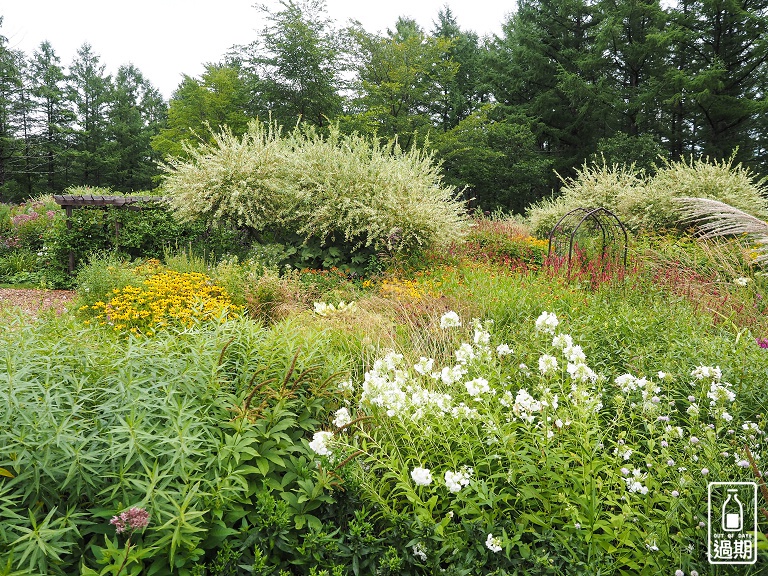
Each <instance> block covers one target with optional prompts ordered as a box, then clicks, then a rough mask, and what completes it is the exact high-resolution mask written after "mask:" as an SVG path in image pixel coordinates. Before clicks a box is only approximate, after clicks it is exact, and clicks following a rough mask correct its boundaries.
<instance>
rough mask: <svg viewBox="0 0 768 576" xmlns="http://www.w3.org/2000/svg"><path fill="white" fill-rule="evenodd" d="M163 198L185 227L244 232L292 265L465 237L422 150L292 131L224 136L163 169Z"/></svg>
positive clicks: (262, 129) (342, 260)
mask: <svg viewBox="0 0 768 576" xmlns="http://www.w3.org/2000/svg"><path fill="white" fill-rule="evenodd" d="M165 169H166V179H165V182H164V185H163V193H164V194H165V195H167V196H168V197H169V198H170V201H171V203H172V205H173V207H174V209H175V212H176V214H177V215H178V216H179V217H180V218H181V219H182V220H185V221H190V220H196V219H199V218H203V219H208V220H211V221H215V222H227V223H233V224H236V225H237V226H239V227H245V228H248V229H250V230H251V231H253V232H254V234H255V235H256V236H257V237H258V238H259V239H260V240H261V241H263V242H280V243H281V244H284V245H289V246H290V250H289V251H290V252H291V254H292V255H293V258H292V260H293V261H294V262H293V263H294V264H295V263H304V264H318V265H322V266H323V267H324V268H330V267H331V266H333V265H343V266H347V267H348V266H351V265H355V266H358V267H359V266H362V265H363V264H364V261H365V260H367V259H369V258H372V257H373V256H374V255H375V254H376V253H378V252H381V251H390V252H398V253H406V254H407V253H409V252H412V251H414V250H416V249H420V248H427V247H431V246H436V247H444V246H447V245H448V244H450V243H451V242H452V241H454V240H457V239H459V238H461V237H462V236H463V234H464V232H465V230H466V220H465V208H464V204H463V203H462V202H461V201H460V200H459V199H457V198H456V191H455V190H454V189H453V188H451V187H449V186H446V185H445V184H443V183H442V181H441V176H440V173H439V169H438V166H437V165H436V163H435V162H434V160H433V158H432V156H431V155H430V154H428V153H427V152H426V151H424V150H420V149H418V148H413V149H412V150H410V151H408V152H404V151H402V150H400V149H399V148H398V147H397V146H396V145H395V144H392V145H390V146H382V145H380V144H379V143H378V141H376V140H370V139H366V138H363V137H361V136H357V135H353V136H347V135H343V134H341V133H340V131H339V129H338V127H335V126H331V127H329V131H328V135H327V137H322V136H320V135H319V134H317V133H316V132H314V131H313V129H311V128H310V127H306V126H304V127H302V126H299V127H297V128H296V129H295V130H293V131H291V132H290V133H287V134H283V133H281V131H280V130H279V129H277V128H276V127H274V126H269V125H265V124H262V123H258V122H256V123H253V124H252V125H251V126H250V128H249V130H248V132H247V133H246V134H245V135H244V136H243V137H236V136H234V135H232V134H231V133H228V132H223V133H221V134H218V135H216V136H215V137H214V141H213V143H212V144H205V145H203V146H200V147H198V148H195V149H189V150H188V158H183V159H182V158H177V159H173V160H171V161H170V164H169V165H167V166H166V167H165Z"/></svg>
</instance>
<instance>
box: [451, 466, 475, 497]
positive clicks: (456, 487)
mask: <svg viewBox="0 0 768 576" xmlns="http://www.w3.org/2000/svg"><path fill="white" fill-rule="evenodd" d="M472 473H473V470H472V468H470V467H468V466H462V468H461V470H459V471H457V472H453V471H452V470H447V471H446V472H445V485H446V487H447V488H448V491H449V492H453V493H454V494H455V493H457V492H461V489H462V488H463V487H464V486H468V485H469V481H470V479H471V478H472Z"/></svg>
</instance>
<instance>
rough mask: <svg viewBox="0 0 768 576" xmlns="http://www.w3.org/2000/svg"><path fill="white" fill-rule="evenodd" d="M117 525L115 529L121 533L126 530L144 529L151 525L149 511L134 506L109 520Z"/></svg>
mask: <svg viewBox="0 0 768 576" xmlns="http://www.w3.org/2000/svg"><path fill="white" fill-rule="evenodd" d="M109 523H110V524H112V525H113V526H114V527H115V531H116V532H117V533H118V534H120V533H122V532H125V531H126V530H130V531H131V532H135V531H136V530H143V529H144V528H146V527H147V526H148V525H149V512H147V511H146V510H144V508H137V507H136V506H134V507H133V508H130V509H128V510H126V511H125V512H123V513H121V514H120V515H119V516H113V517H112V520H110V521H109Z"/></svg>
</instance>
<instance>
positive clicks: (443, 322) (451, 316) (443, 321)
mask: <svg viewBox="0 0 768 576" xmlns="http://www.w3.org/2000/svg"><path fill="white" fill-rule="evenodd" d="M459 326H461V319H459V315H458V314H456V312H454V311H453V310H451V311H450V312H446V313H445V314H443V316H442V317H441V318H440V328H442V329H443V330H445V329H446V328H458V327H459Z"/></svg>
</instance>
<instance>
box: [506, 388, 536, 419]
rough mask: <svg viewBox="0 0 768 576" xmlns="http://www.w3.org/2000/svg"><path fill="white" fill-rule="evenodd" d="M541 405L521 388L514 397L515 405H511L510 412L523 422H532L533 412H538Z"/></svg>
mask: <svg viewBox="0 0 768 576" xmlns="http://www.w3.org/2000/svg"><path fill="white" fill-rule="evenodd" d="M541 408H542V403H541V402H539V401H538V400H536V399H535V398H534V397H533V396H531V395H530V394H529V393H528V391H527V390H525V389H524V388H521V389H520V390H518V391H517V396H515V403H514V404H513V405H512V411H513V412H514V413H515V414H516V415H517V417H518V418H520V420H523V421H524V422H533V421H534V419H535V416H534V415H533V412H540V411H541Z"/></svg>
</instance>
